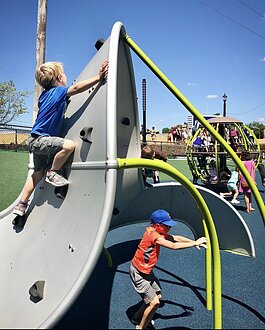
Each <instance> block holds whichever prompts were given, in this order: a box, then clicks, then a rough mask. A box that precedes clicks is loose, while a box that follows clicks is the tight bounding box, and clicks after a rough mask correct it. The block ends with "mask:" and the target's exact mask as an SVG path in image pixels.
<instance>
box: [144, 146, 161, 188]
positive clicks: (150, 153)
mask: <svg viewBox="0 0 265 330" xmlns="http://www.w3.org/2000/svg"><path fill="white" fill-rule="evenodd" d="M141 158H146V159H160V160H163V161H164V162H166V161H167V156H166V154H165V153H164V152H162V151H158V150H154V149H153V148H152V147H150V146H148V145H146V146H144V147H143V148H142V150H141ZM143 177H144V184H145V186H150V184H149V183H148V182H147V181H146V180H147V178H153V183H160V179H159V171H154V170H152V169H148V168H144V169H143Z"/></svg>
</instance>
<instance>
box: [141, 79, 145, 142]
mask: <svg viewBox="0 0 265 330" xmlns="http://www.w3.org/2000/svg"><path fill="white" fill-rule="evenodd" d="M142 108H143V126H142V137H143V146H145V145H146V79H143V80H142Z"/></svg>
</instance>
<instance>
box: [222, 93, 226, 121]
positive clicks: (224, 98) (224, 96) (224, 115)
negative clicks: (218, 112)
mask: <svg viewBox="0 0 265 330" xmlns="http://www.w3.org/2000/svg"><path fill="white" fill-rule="evenodd" d="M226 100H227V95H226V94H225V93H224V95H223V101H224V110H223V117H226Z"/></svg>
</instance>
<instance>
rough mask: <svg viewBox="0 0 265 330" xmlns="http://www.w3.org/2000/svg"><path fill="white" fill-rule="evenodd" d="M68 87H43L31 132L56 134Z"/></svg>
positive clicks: (58, 129)
mask: <svg viewBox="0 0 265 330" xmlns="http://www.w3.org/2000/svg"><path fill="white" fill-rule="evenodd" d="M68 88H69V87H65V86H55V87H52V88H51V89H45V90H44V91H43V92H42V94H41V95H40V97H39V101H38V107H39V111H38V114H37V118H36V121H35V124H34V125H33V128H32V131H31V133H33V134H36V135H44V136H58V134H59V131H60V121H61V119H62V116H63V113H64V110H65V107H66V104H67V90H68Z"/></svg>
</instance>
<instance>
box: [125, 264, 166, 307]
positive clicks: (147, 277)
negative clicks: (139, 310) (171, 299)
mask: <svg viewBox="0 0 265 330" xmlns="http://www.w3.org/2000/svg"><path fill="white" fill-rule="evenodd" d="M130 277H131V280H132V283H133V286H134V288H135V290H136V291H137V292H138V293H139V294H140V296H141V297H142V299H143V300H144V302H145V303H146V304H149V303H150V302H151V301H152V300H153V299H154V298H155V296H156V295H158V294H161V287H160V283H159V280H158V278H157V277H156V276H155V275H154V273H153V271H152V272H151V274H144V273H142V272H140V271H139V270H138V269H137V268H135V267H134V265H133V264H132V263H131V264H130Z"/></svg>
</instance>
